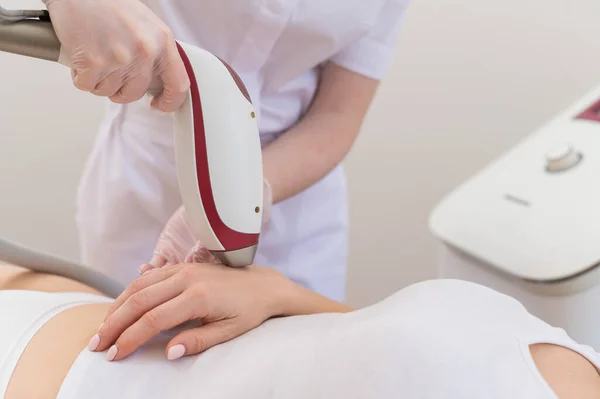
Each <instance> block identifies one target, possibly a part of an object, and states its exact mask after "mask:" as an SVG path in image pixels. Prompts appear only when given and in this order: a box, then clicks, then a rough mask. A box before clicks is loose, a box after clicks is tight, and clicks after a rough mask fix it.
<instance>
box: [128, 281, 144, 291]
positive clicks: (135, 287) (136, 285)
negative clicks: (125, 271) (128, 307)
mask: <svg viewBox="0 0 600 399" xmlns="http://www.w3.org/2000/svg"><path fill="white" fill-rule="evenodd" d="M129 288H130V291H131V292H132V293H135V292H139V291H141V290H143V289H144V288H146V281H145V279H144V278H138V279H137V280H133V282H132V283H131V284H130V285H129Z"/></svg>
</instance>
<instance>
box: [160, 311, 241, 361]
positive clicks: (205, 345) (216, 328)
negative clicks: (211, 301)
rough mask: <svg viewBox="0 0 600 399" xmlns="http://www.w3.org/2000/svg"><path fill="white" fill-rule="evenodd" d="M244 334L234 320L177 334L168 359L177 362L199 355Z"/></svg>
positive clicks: (168, 351)
mask: <svg viewBox="0 0 600 399" xmlns="http://www.w3.org/2000/svg"><path fill="white" fill-rule="evenodd" d="M242 332H243V330H241V329H240V328H239V327H238V326H236V323H235V321H234V319H227V320H221V321H217V322H214V323H209V324H205V325H203V326H202V327H198V328H192V329H189V330H185V331H183V332H181V333H179V334H177V335H176V336H175V338H173V339H172V340H171V342H169V344H168V345H167V359H169V360H175V359H179V358H180V357H182V356H189V355H197V354H199V353H202V352H204V351H206V350H208V349H210V348H212V347H213V346H215V345H219V344H222V343H223V342H227V341H229V340H231V339H233V338H236V337H238V336H239V335H241V334H242Z"/></svg>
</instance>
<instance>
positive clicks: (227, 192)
mask: <svg viewBox="0 0 600 399" xmlns="http://www.w3.org/2000/svg"><path fill="white" fill-rule="evenodd" d="M13 14H14V15H13ZM10 15H13V16H14V18H13V17H11V18H12V20H15V21H14V22H10V23H6V22H3V23H0V51H5V52H9V53H14V54H20V55H25V56H29V57H35V58H40V59H45V60H49V61H54V62H58V63H60V64H63V65H66V66H68V67H71V65H70V60H69V57H67V56H65V54H63V52H62V51H61V49H62V46H61V44H60V41H59V40H58V38H57V36H56V33H55V32H54V28H53V27H52V22H51V21H50V20H49V16H48V14H47V12H45V11H23V10H20V11H13V12H12V13H10ZM19 19H20V20H19ZM177 47H178V50H179V54H180V56H181V58H182V60H183V62H184V64H185V67H186V70H187V73H188V76H189V77H190V81H191V87H190V90H189V93H188V98H187V100H186V102H185V104H184V105H183V106H182V107H181V108H180V109H179V110H177V111H176V112H175V121H176V123H175V124H176V129H175V146H176V162H177V176H178V180H179V187H180V191H181V196H182V201H183V205H184V207H185V208H186V210H187V212H188V214H189V217H190V222H191V225H192V228H193V229H194V232H195V233H196V235H197V237H199V239H200V242H201V243H202V244H204V245H205V246H206V248H207V249H208V250H210V251H211V252H212V253H213V254H214V255H215V256H216V257H217V258H218V259H219V260H221V261H222V262H223V263H224V264H226V265H228V266H233V267H239V266H247V265H250V264H252V263H253V261H254V255H255V254H256V249H257V246H258V238H259V234H260V229H261V226H262V213H263V210H262V209H261V207H262V204H263V173H262V148H261V143H260V137H259V132H258V124H257V122H256V114H255V111H254V108H253V105H252V101H251V99H250V96H249V95H248V91H247V90H246V88H245V86H244V84H243V82H242V81H241V79H240V78H239V76H238V75H237V74H236V73H235V72H234V71H233V69H231V67H229V65H227V64H226V63H225V62H224V61H222V60H221V59H219V58H218V57H216V56H215V55H213V54H211V53H209V52H208V51H205V50H202V49H200V48H198V47H195V46H192V45H190V44H186V43H182V42H178V43H177ZM161 91H162V82H161V81H160V80H155V81H154V82H152V84H151V85H150V87H149V89H148V92H149V93H150V94H156V93H160V92H161Z"/></svg>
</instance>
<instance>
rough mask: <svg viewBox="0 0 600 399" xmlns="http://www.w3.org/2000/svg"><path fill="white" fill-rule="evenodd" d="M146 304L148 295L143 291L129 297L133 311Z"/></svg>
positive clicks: (142, 307) (140, 308)
mask: <svg viewBox="0 0 600 399" xmlns="http://www.w3.org/2000/svg"><path fill="white" fill-rule="evenodd" d="M147 304H148V295H147V294H146V293H145V292H144V291H140V292H138V293H135V294H133V295H132V296H131V297H130V298H129V305H130V306H131V307H132V308H133V310H135V311H140V310H142V309H144V307H145V306H146V305H147Z"/></svg>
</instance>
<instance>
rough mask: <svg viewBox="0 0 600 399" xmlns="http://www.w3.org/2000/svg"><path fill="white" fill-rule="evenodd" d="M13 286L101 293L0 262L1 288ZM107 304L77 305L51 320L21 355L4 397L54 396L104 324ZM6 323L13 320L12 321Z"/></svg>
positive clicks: (9, 398)
mask: <svg viewBox="0 0 600 399" xmlns="http://www.w3.org/2000/svg"><path fill="white" fill-rule="evenodd" d="M11 289H12V290H30V291H43V292H86V293H92V294H99V293H98V292H97V291H95V290H93V289H91V288H90V287H88V286H86V285H84V284H81V283H78V282H76V281H72V280H69V279H67V278H63V277H58V276H51V275H44V274H39V273H34V272H31V271H28V270H26V269H23V268H19V267H14V266H7V265H0V290H11ZM108 306H109V305H107V304H94V305H82V306H77V307H74V308H71V309H68V310H66V311H64V312H62V313H60V314H58V315H56V316H55V317H54V318H52V319H51V320H49V321H48V322H47V323H46V324H45V325H44V326H43V327H42V328H41V329H40V330H39V331H38V332H37V334H36V335H35V336H34V337H33V339H32V340H31V342H30V343H29V345H28V346H27V348H26V349H25V351H24V352H23V354H22V355H21V358H20V359H19V362H18V364H17V367H16V368H15V370H14V372H13V375H12V377H11V380H10V383H9V385H8V389H7V391H6V396H5V399H23V398H36V399H46V398H48V399H55V398H56V396H57V394H58V391H59V389H60V386H61V384H62V381H63V379H64V378H65V376H66V375H67V373H68V372H69V370H70V368H71V365H72V364H73V362H74V361H75V359H76V358H77V356H78V355H79V353H80V352H81V350H82V349H83V348H85V347H86V345H87V343H88V342H89V340H90V338H91V337H92V336H93V335H94V334H95V333H96V330H97V329H98V327H99V326H100V323H102V320H103V319H104V315H105V314H106V312H107V310H108ZM6 322H7V323H10V320H6ZM33 381H35V383H32V382H33Z"/></svg>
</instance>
